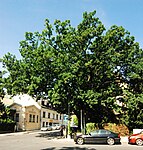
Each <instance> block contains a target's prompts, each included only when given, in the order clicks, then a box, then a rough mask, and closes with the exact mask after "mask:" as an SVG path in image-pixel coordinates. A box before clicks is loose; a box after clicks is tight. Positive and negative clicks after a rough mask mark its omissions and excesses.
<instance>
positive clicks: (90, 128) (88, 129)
mask: <svg viewBox="0 0 143 150" xmlns="http://www.w3.org/2000/svg"><path fill="white" fill-rule="evenodd" d="M95 129H97V127H96V124H95V123H87V124H86V133H90V132H91V131H93V130H95Z"/></svg>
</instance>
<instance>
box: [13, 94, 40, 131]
mask: <svg viewBox="0 0 143 150" xmlns="http://www.w3.org/2000/svg"><path fill="white" fill-rule="evenodd" d="M12 100H13V103H12V104H11V105H10V108H11V109H13V110H16V113H15V114H14V120H15V121H16V125H17V126H16V128H17V130H18V131H20V130H22V131H24V130H37V129H40V125H41V123H40V116H41V107H40V105H38V103H37V102H36V101H35V100H34V99H33V98H32V97H31V96H29V95H27V94H23V95H17V96H14V97H13V98H12Z"/></svg>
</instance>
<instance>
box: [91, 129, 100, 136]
mask: <svg viewBox="0 0 143 150" xmlns="http://www.w3.org/2000/svg"><path fill="white" fill-rule="evenodd" d="M97 134H99V130H95V131H92V132H90V135H92V136H93V135H97Z"/></svg>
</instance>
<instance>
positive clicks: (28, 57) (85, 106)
mask: <svg viewBox="0 0 143 150" xmlns="http://www.w3.org/2000/svg"><path fill="white" fill-rule="evenodd" d="M19 50H20V53H21V56H22V59H20V60H18V59H16V57H15V56H14V55H12V54H10V53H8V54H6V55H5V56H4V57H3V59H2V62H3V66H4V67H5V69H6V70H7V71H8V72H9V75H8V77H6V78H4V82H3V84H2V85H3V87H5V88H6V89H7V92H8V93H9V94H12V95H14V94H17V93H28V94H30V95H32V96H35V97H36V98H37V99H38V98H40V97H43V98H47V97H48V98H49V99H50V103H51V104H52V105H53V106H54V107H55V109H57V110H58V111H59V112H61V113H68V112H69V111H75V112H76V113H77V114H79V112H80V110H81V109H82V110H84V111H85V113H86V114H87V115H88V119H89V120H91V119H94V120H97V121H98V122H97V123H98V124H100V126H102V124H103V123H105V122H107V121H108V122H120V123H121V122H123V123H124V122H126V124H127V125H131V126H135V125H142V123H141V118H142V116H141V115H140V112H139V111H138V110H141V109H142V105H141V104H142V100H141V99H142V91H143V67H142V66H143V63H142V62H143V50H142V49H141V48H140V47H139V44H138V43H137V42H135V38H134V37H133V36H131V35H130V33H129V32H128V31H126V30H125V29H124V28H123V27H122V26H116V25H113V26H111V27H110V28H109V29H108V30H107V31H106V29H105V27H104V25H103V24H102V22H101V21H100V20H99V18H98V17H96V11H93V12H90V13H87V12H85V13H83V20H82V21H81V22H80V23H79V25H78V26H77V27H72V25H71V23H70V21H69V20H65V21H63V22H62V21H60V20H55V22H54V24H53V25H52V24H50V22H49V20H48V19H46V20H45V28H44V29H43V30H42V32H41V33H39V32H35V33H31V32H26V33H25V40H23V41H21V42H20V48H19ZM121 84H127V85H128V86H127V88H126V89H125V88H122V87H121ZM124 90H126V91H124ZM129 93H130V94H129ZM116 96H122V97H123V98H122V100H121V101H122V103H123V104H124V106H123V107H120V106H118V105H117V103H116ZM133 106H134V107H133ZM97 108H98V109H97ZM91 110H92V111H93V113H94V114H95V116H96V117H94V118H93V114H92V113H90V111H91ZM113 112H116V113H118V115H117V116H116V117H115V119H113ZM107 114H108V115H107ZM131 114H132V115H133V114H135V115H136V114H138V115H137V117H136V116H135V115H133V116H134V118H132V115H131ZM108 116H109V117H108ZM114 116H115V115H114ZM133 122H135V124H134V123H133Z"/></svg>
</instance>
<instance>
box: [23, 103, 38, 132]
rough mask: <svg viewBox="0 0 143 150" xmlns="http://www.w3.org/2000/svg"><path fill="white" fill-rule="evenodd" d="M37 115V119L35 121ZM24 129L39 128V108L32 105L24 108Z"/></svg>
mask: <svg viewBox="0 0 143 150" xmlns="http://www.w3.org/2000/svg"><path fill="white" fill-rule="evenodd" d="M30 114H31V115H32V120H31V121H32V122H30ZM33 116H35V122H33ZM37 116H38V121H37ZM25 129H26V130H36V129H40V110H39V109H37V108H36V107H35V106H34V105H32V106H27V107H26V110H25Z"/></svg>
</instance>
